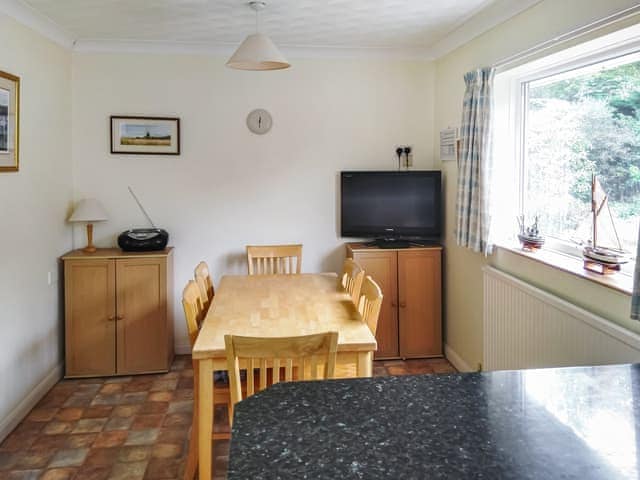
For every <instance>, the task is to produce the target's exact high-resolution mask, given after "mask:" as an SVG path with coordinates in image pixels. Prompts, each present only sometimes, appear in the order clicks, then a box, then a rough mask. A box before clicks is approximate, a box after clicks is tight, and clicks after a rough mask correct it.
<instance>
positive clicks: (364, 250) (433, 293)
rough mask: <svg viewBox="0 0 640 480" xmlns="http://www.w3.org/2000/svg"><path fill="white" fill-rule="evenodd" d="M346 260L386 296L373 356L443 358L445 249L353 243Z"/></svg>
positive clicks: (348, 245) (380, 357)
mask: <svg viewBox="0 0 640 480" xmlns="http://www.w3.org/2000/svg"><path fill="white" fill-rule="evenodd" d="M347 256H348V257H350V258H353V259H354V260H355V261H357V262H358V263H359V264H360V265H361V266H362V268H364V270H365V274H366V275H371V277H372V278H373V279H374V280H375V281H376V282H378V284H379V285H380V288H381V289H382V293H383V295H384V298H383V301H382V309H381V311H380V319H379V320H378V331H377V333H376V340H377V341H378V350H377V352H376V354H375V358H376V359H389V358H420V357H438V356H442V247H440V246H434V247H411V248H407V249H397V250H396V249H380V248H377V247H370V246H367V245H366V244H363V243H349V244H347Z"/></svg>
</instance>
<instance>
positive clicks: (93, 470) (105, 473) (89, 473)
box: [76, 465, 112, 480]
mask: <svg viewBox="0 0 640 480" xmlns="http://www.w3.org/2000/svg"><path fill="white" fill-rule="evenodd" d="M111 469H112V466H111V465H109V466H105V467H92V466H89V465H83V466H82V467H80V470H78V474H77V476H76V479H78V480H107V478H109V475H111Z"/></svg>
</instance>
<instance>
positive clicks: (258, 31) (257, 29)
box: [256, 9, 260, 33]
mask: <svg viewBox="0 0 640 480" xmlns="http://www.w3.org/2000/svg"><path fill="white" fill-rule="evenodd" d="M256 33H260V9H257V10H256Z"/></svg>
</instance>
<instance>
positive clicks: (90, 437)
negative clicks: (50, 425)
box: [64, 433, 98, 448]
mask: <svg viewBox="0 0 640 480" xmlns="http://www.w3.org/2000/svg"><path fill="white" fill-rule="evenodd" d="M96 438H98V434H97V433H80V434H75V435H69V436H68V437H67V440H66V443H65V444H64V448H86V447H90V446H91V445H93V442H95V440H96Z"/></svg>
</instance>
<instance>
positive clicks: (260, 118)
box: [247, 108, 273, 135]
mask: <svg viewBox="0 0 640 480" xmlns="http://www.w3.org/2000/svg"><path fill="white" fill-rule="evenodd" d="M272 124H273V121H272V120H271V114H270V113H269V112H267V111H266V110H263V109H262V108H258V109H256V110H253V111H251V112H249V115H247V127H249V130H251V131H252V132H253V133H255V134H258V135H264V134H265V133H267V132H268V131H269V130H271V125H272Z"/></svg>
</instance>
